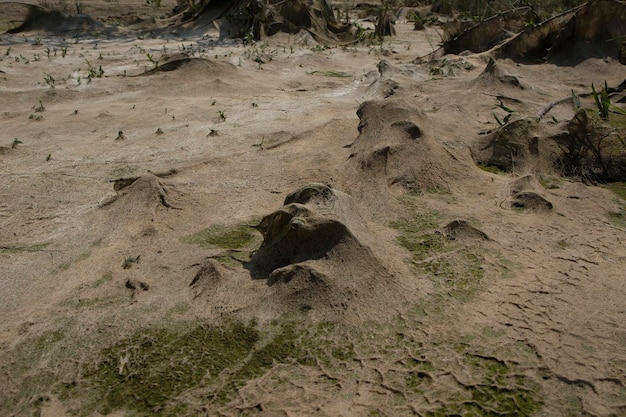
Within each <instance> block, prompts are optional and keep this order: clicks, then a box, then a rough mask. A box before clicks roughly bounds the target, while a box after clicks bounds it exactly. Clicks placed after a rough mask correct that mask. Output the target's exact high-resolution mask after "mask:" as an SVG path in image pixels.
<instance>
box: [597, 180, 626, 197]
mask: <svg viewBox="0 0 626 417" xmlns="http://www.w3.org/2000/svg"><path fill="white" fill-rule="evenodd" d="M602 188H606V189H607V190H611V191H612V192H613V193H614V194H615V195H616V196H618V197H619V198H620V199H622V200H624V201H626V182H611V183H608V184H604V185H603V186H602Z"/></svg>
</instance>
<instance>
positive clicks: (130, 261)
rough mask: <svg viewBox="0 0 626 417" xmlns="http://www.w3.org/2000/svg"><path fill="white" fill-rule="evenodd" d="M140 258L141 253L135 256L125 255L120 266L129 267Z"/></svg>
mask: <svg viewBox="0 0 626 417" xmlns="http://www.w3.org/2000/svg"><path fill="white" fill-rule="evenodd" d="M140 259H141V255H137V256H127V257H126V258H125V259H124V262H122V268H123V269H129V268H130V267H132V266H133V265H134V264H136V263H139V260H140Z"/></svg>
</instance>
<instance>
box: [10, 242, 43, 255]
mask: <svg viewBox="0 0 626 417" xmlns="http://www.w3.org/2000/svg"><path fill="white" fill-rule="evenodd" d="M48 245H50V243H25V244H16V245H6V246H2V245H0V253H24V252H39V251H42V250H44V249H46V247H48Z"/></svg>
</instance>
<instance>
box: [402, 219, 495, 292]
mask: <svg viewBox="0 0 626 417" xmlns="http://www.w3.org/2000/svg"><path fill="white" fill-rule="evenodd" d="M435 220H436V215H435V214H423V213H420V214H417V215H416V216H415V218H413V219H404V220H400V221H397V222H393V223H391V227H392V228H394V229H396V230H398V232H399V236H398V243H400V245H402V246H403V247H404V248H406V249H407V250H408V251H409V252H410V253H411V260H410V261H411V264H412V266H413V267H414V268H415V269H416V270H417V271H418V272H420V273H426V274H427V275H428V276H429V277H430V278H431V279H432V280H433V281H434V282H435V284H436V285H437V286H438V287H439V290H440V291H443V292H445V293H447V294H449V295H450V296H452V297H454V298H456V299H458V300H460V301H468V300H469V299H471V297H472V295H473V294H474V293H475V292H476V291H477V290H478V288H479V286H480V283H481V281H482V279H483V277H484V275H485V270H484V267H483V264H484V256H483V255H482V254H481V251H480V250H479V249H477V248H474V247H469V246H464V245H461V244H458V243H456V242H453V241H450V240H448V239H447V238H446V237H445V236H443V235H442V234H441V233H437V231H436V230H434V229H435V227H433V226H435V224H434V221H435Z"/></svg>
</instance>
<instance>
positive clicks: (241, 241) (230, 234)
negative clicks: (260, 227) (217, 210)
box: [181, 224, 259, 249]
mask: <svg viewBox="0 0 626 417" xmlns="http://www.w3.org/2000/svg"><path fill="white" fill-rule="evenodd" d="M258 239H259V235H258V233H256V232H255V231H254V229H252V228H251V227H250V226H248V225H245V224H238V225H232V226H224V225H213V226H211V227H209V228H207V229H204V230H201V231H199V232H196V233H194V234H192V235H189V236H184V237H182V238H181V240H182V241H183V242H185V243H191V244H194V245H199V246H202V247H205V248H213V247H218V248H223V249H242V248H249V247H250V246H251V245H252V244H253V243H255V242H256V241H257V240H258Z"/></svg>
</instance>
